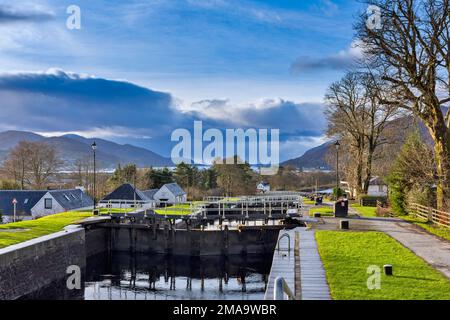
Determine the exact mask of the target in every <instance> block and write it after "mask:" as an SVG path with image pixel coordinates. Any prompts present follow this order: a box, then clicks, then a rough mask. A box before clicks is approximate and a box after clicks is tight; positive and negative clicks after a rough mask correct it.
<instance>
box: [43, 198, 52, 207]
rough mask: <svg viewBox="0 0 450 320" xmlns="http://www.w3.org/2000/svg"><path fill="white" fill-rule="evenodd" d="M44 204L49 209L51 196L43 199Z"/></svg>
mask: <svg viewBox="0 0 450 320" xmlns="http://www.w3.org/2000/svg"><path fill="white" fill-rule="evenodd" d="M44 206H45V209H51V208H52V199H51V198H46V199H44Z"/></svg>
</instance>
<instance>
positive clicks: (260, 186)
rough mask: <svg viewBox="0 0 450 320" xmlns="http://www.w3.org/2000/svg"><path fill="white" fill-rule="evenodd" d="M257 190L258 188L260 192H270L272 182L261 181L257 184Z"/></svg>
mask: <svg viewBox="0 0 450 320" xmlns="http://www.w3.org/2000/svg"><path fill="white" fill-rule="evenodd" d="M256 190H258V191H259V192H262V193H266V192H269V191H270V184H269V183H268V182H260V183H259V184H258V185H257V186H256Z"/></svg>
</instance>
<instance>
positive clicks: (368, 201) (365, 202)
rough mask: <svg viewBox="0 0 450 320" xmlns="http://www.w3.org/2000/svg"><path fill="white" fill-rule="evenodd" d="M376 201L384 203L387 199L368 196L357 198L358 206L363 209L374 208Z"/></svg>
mask: <svg viewBox="0 0 450 320" xmlns="http://www.w3.org/2000/svg"><path fill="white" fill-rule="evenodd" d="M377 201H380V202H382V203H386V202H387V198H386V197H376V196H368V195H362V196H360V197H359V204H360V205H362V206H363V207H376V206H377Z"/></svg>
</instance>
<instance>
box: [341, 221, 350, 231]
mask: <svg viewBox="0 0 450 320" xmlns="http://www.w3.org/2000/svg"><path fill="white" fill-rule="evenodd" d="M340 226H341V229H342V230H348V229H349V227H350V223H349V221H348V220H341V222H340Z"/></svg>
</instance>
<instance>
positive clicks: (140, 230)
mask: <svg viewBox="0 0 450 320" xmlns="http://www.w3.org/2000/svg"><path fill="white" fill-rule="evenodd" d="M278 233H279V231H278V230H263V229H257V230H245V231H242V232H241V231H239V230H224V231H200V230H170V229H168V228H165V229H163V230H162V229H152V228H146V227H139V226H120V227H113V228H111V239H110V241H111V244H110V247H111V249H112V250H114V251H131V252H139V253H153V254H173V255H193V256H208V255H227V254H228V255H239V254H263V253H273V250H274V249H275V245H276V241H277V239H278Z"/></svg>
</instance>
